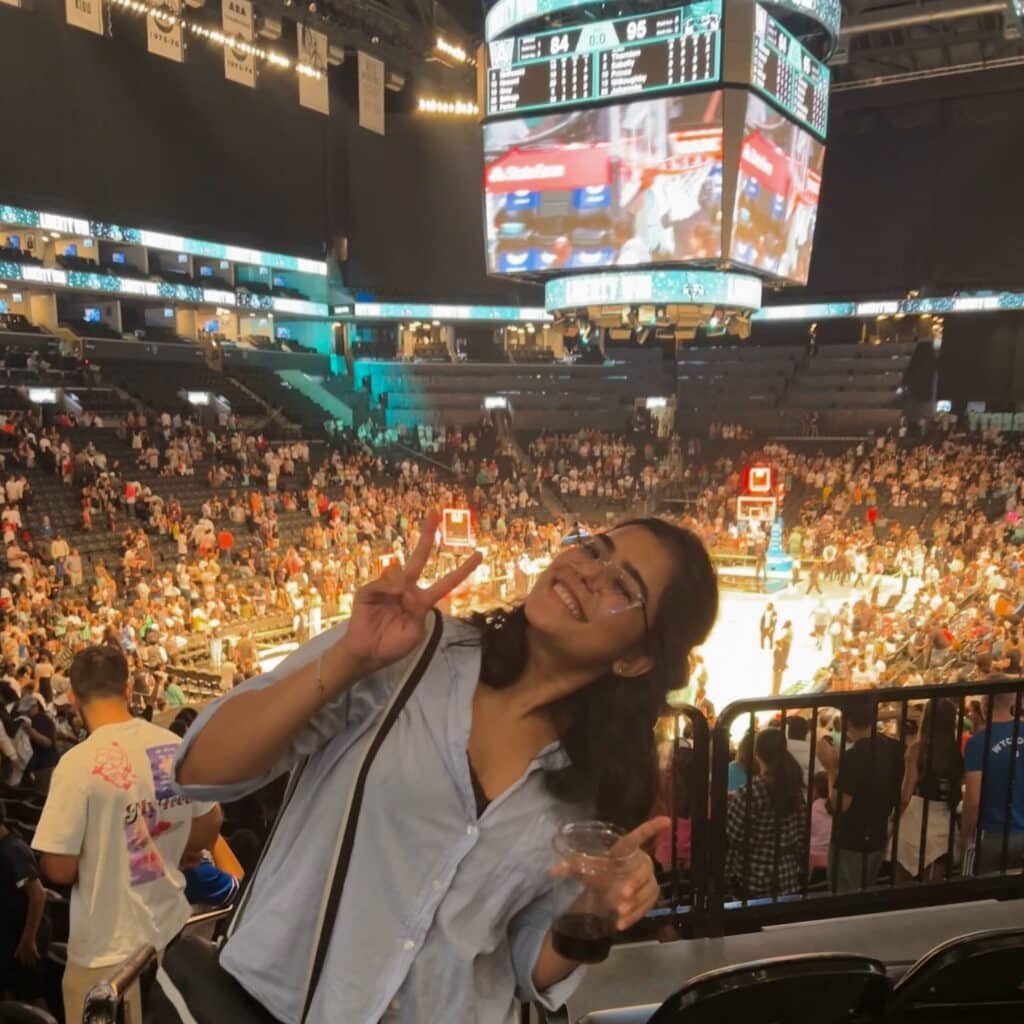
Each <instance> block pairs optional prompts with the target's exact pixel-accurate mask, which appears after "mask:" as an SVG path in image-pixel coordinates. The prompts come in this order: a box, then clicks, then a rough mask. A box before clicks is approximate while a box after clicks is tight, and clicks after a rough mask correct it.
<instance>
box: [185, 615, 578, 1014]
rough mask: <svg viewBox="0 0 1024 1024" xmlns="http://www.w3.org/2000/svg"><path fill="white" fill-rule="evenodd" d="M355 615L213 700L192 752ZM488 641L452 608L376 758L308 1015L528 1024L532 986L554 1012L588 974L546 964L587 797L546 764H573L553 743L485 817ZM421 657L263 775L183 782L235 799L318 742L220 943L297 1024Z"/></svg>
mask: <svg viewBox="0 0 1024 1024" xmlns="http://www.w3.org/2000/svg"><path fill="white" fill-rule="evenodd" d="M345 628H346V627H345V625H344V624H342V625H340V626H337V627H335V628H333V629H331V630H328V631H327V632H325V633H322V634H320V636H318V637H316V638H315V639H313V640H310V641H309V642H307V643H306V644H304V645H303V646H302V647H301V648H299V650H297V651H296V652H295V653H294V654H292V655H290V656H289V657H288V658H287V659H286V661H285V662H283V663H282V664H281V665H279V666H278V667H277V668H275V669H274V670H272V671H271V672H268V673H266V674H265V675H262V676H260V677H259V678H257V679H252V680H249V682H247V683H245V684H244V685H243V686H240V687H238V688H237V689H235V690H233V691H231V693H229V694H227V695H225V696H224V697H222V698H221V699H220V700H219V701H217V702H216V703H214V704H212V705H211V706H210V707H208V708H207V709H206V710H205V711H204V712H203V713H202V714H201V715H200V716H199V718H198V719H197V720H196V722H195V724H194V725H193V726H192V728H191V730H190V731H189V733H188V735H187V736H186V738H185V741H184V742H183V743H182V745H181V748H180V750H179V752H178V761H177V763H180V762H181V759H182V758H183V757H184V756H185V752H186V751H187V750H188V748H189V745H190V742H191V741H192V740H193V739H194V738H195V735H196V734H197V733H199V732H200V731H201V730H202V729H203V728H204V727H205V725H206V723H207V722H208V721H209V720H210V717H211V716H212V715H213V714H215V713H216V710H217V708H218V707H219V706H220V703H221V702H222V701H225V700H233V699H234V698H235V697H236V696H237V695H238V694H240V693H244V692H245V691H246V690H251V689H262V688H263V687H266V686H274V685H281V684H280V679H281V677H282V675H283V674H284V673H285V672H290V671H292V670H293V669H294V668H295V667H298V666H300V665H302V664H308V663H309V662H311V661H313V660H314V659H317V658H319V657H320V656H321V654H322V653H323V652H324V651H325V650H326V649H327V648H328V647H329V646H330V645H331V644H333V643H336V642H337V641H338V640H339V638H340V637H341V636H342V635H343V632H344V629H345ZM475 638H476V631H475V630H474V629H473V627H471V626H468V625H466V624H465V623H462V622H459V621H457V620H455V619H445V620H444V634H443V636H442V638H441V642H440V645H439V646H438V649H437V651H436V652H435V654H434V656H433V658H432V660H431V663H430V665H429V667H428V668H427V671H426V674H425V675H424V676H423V678H422V679H421V681H420V683H419V685H418V686H417V688H416V690H415V691H414V692H413V694H412V696H411V697H410V698H409V701H408V703H407V704H406V706H405V708H404V709H403V710H402V712H401V714H400V715H399V717H398V720H397V721H396V722H395V725H394V727H393V728H392V730H391V732H390V733H389V734H388V736H387V739H386V740H385V741H384V744H383V746H382V747H381V749H380V750H379V752H378V753H377V756H376V758H375V759H374V762H373V767H372V768H371V769H370V773H369V776H368V779H367V785H366V792H365V796H364V799H363V805H362V809H361V812H360V817H359V827H358V830H357V832H356V839H355V847H354V850H353V853H352V858H351V862H350V865H349V871H348V875H347V877H346V881H345V887H344V891H343V895H342V898H341V904H340V907H339V909H338V914H337V918H336V921H335V924H334V928H333V934H332V938H331V942H330V945H329V948H328V953H327V960H326V963H325V965H324V969H323V972H322V974H321V976H320V983H319V985H318V987H317V989H316V993H315V996H314V998H313V1001H312V1004H311V1006H310V1011H309V1015H308V1017H307V1022H306V1024H378V1022H379V1021H382V1020H384V1021H387V1022H388V1024H391V1022H395V1024H398V1022H401V1024H439V1022H442V1021H452V1022H456V1021H457V1022H459V1024H471V1022H472V1024H513V1022H515V1021H516V1020H517V1012H516V1008H515V1000H516V999H519V1000H523V1001H538V1002H540V1003H542V1004H544V1005H545V1006H547V1007H548V1008H551V1009H554V1008H556V1007H558V1006H560V1005H562V1003H564V1002H565V1000H566V999H567V998H568V997H569V995H570V994H571V993H572V991H573V990H574V989H575V987H576V985H577V984H578V983H579V981H580V975H581V971H580V970H577V971H574V972H573V974H571V975H570V976H569V977H568V978H566V979H565V980H564V981H562V982H560V983H559V984H557V985H555V986H554V987H553V988H551V989H549V990H547V991H545V992H543V993H539V992H537V991H536V990H535V989H534V986H533V982H532V980H531V976H532V973H533V967H534V964H535V962H536V959H537V955H538V953H539V952H540V948H541V944H542V942H543V939H544V936H545V934H546V933H547V931H548V929H549V928H550V926H551V918H552V907H551V886H552V883H551V880H550V878H549V877H548V870H549V869H550V867H551V865H552V863H553V860H554V855H553V852H552V848H551V840H552V837H553V836H554V833H555V832H556V831H557V829H558V828H559V827H560V825H562V824H563V823H564V822H566V821H569V820H575V819H579V818H580V817H586V816H587V811H588V809H587V808H583V807H573V806H571V805H567V804H565V803H564V802H562V801H559V800H557V799H556V798H555V797H553V796H552V795H551V794H550V793H549V792H548V790H547V788H546V786H545V783H544V770H545V769H549V768H558V767H561V766H563V765H564V764H565V763H566V755H565V752H564V751H563V750H562V749H561V747H560V746H559V745H558V744H552V745H551V746H549V747H547V748H545V749H544V750H542V751H541V752H540V754H539V755H538V756H537V758H536V759H535V760H534V762H533V763H532V764H531V765H530V767H529V769H528V770H527V772H526V774H525V775H524V776H523V777H522V778H521V779H520V780H519V781H518V782H517V783H516V784H515V785H514V786H512V787H511V788H510V789H508V790H507V791H506V792H505V793H503V794H502V795H501V796H500V797H499V798H498V799H496V800H494V801H493V802H492V803H491V804H490V805H489V806H488V807H487V809H486V811H485V812H484V813H483V815H482V816H481V817H480V818H479V819H478V818H477V814H476V804H475V799H474V795H473V786H472V782H471V781H470V774H469V763H468V760H467V757H466V746H467V743H468V740H469V729H470V724H471V718H472V702H473V693H474V691H475V689H476V686H477V681H478V678H479V670H480V649H479V645H478V644H477V643H476V642H473V641H475ZM467 640H469V641H470V642H469V643H464V642H463V641H467ZM414 658H415V655H413V656H411V657H410V658H408V659H406V660H405V661H403V662H401V663H398V664H396V665H392V666H390V667H388V668H386V669H383V670H381V671H379V672H375V673H373V674H372V675H370V676H368V677H367V678H366V679H364V680H362V681H361V682H360V683H358V684H357V685H356V686H354V687H353V688H352V689H350V690H349V691H347V692H346V693H344V694H342V695H341V696H340V697H338V698H337V699H336V700H334V701H332V702H331V703H330V704H328V705H327V706H326V707H324V708H323V709H322V710H321V711H320V712H318V713H317V714H316V715H315V716H314V718H313V719H311V721H310V722H309V724H308V725H307V726H306V727H305V728H304V729H303V730H302V732H301V733H299V735H298V736H296V737H295V739H294V741H293V742H292V744H291V746H290V748H289V750H288V751H287V753H286V754H285V756H284V757H283V758H282V759H281V761H280V762H279V763H278V764H276V765H275V766H274V767H273V768H272V769H271V770H270V771H268V772H267V773H266V774H265V775H263V776H261V777H260V778H254V779H251V780H248V781H245V782H241V783H237V784H234V785H230V786H183V787H180V788H181V791H182V792H183V794H185V795H187V796H189V797H191V798H192V799H202V800H225V801H227V800H235V799H238V798H239V797H242V796H244V795H245V794H247V793H251V792H253V791H254V790H256V789H258V788H259V787H261V786H263V785H264V784H266V783H267V782H269V781H270V780H271V779H273V778H275V777H277V776H278V775H280V774H282V773H283V772H285V771H288V770H289V769H290V768H292V767H293V766H294V765H295V764H297V763H298V762H299V761H300V760H301V758H302V757H304V756H306V755H309V761H308V762H307V764H306V767H305V768H304V769H303V771H302V774H301V776H300V779H299V782H298V784H297V786H296V788H295V791H294V793H293V795H292V798H291V800H290V801H289V802H288V804H287V807H286V808H285V810H284V813H283V816H282V818H281V820H280V822H279V823H278V827H277V830H276V832H275V834H274V838H273V840H272V842H271V844H270V846H269V848H268V850H267V853H266V855H265V857H264V861H263V864H262V866H261V868H260V870H259V871H258V872H257V874H256V875H255V877H254V879H253V881H252V886H251V892H250V894H249V898H248V903H247V905H246V907H245V909H244V913H243V914H242V916H241V919H240V922H239V924H238V926H237V928H236V930H235V932H234V934H233V935H232V937H231V939H230V940H229V941H228V943H227V945H226V946H225V948H224V951H223V953H222V956H221V963H222V964H223V965H224V967H225V968H226V969H227V970H228V971H229V972H230V973H231V974H233V975H234V976H235V977H236V978H237V979H238V981H239V982H240V983H241V984H242V986H243V987H244V988H246V989H247V990H248V991H249V992H250V993H252V995H254V996H255V997H256V998H257V999H258V1000H259V1001H260V1002H261V1003H262V1004H263V1005H264V1006H265V1007H266V1008H267V1009H268V1010H269V1011H270V1012H271V1013H273V1014H274V1015H275V1016H277V1017H278V1018H280V1019H281V1020H282V1021H284V1022H286V1024H298V1022H299V1020H300V1016H301V1011H302V1006H303V1001H304V995H305V989H306V982H307V978H308V977H309V973H310V964H311V961H312V958H313V955H314V952H315V948H316V940H317V936H318V934H319V924H320V921H321V920H322V914H323V912H324V911H323V908H324V904H325V899H326V890H327V887H328V885H329V882H330V878H329V877H328V875H329V873H330V871H331V864H332V863H333V859H334V855H335V850H336V847H337V844H338V842H339V840H340V834H341V830H342V827H343V824H344V816H345V809H346V805H347V801H348V796H349V793H350V791H351V789H352V784H353V781H354V778H355V774H356V771H357V770H358V765H359V762H360V760H361V756H362V754H363V753H364V752H365V750H366V747H367V745H368V744H369V742H370V739H371V737H372V735H373V733H374V731H375V730H374V728H373V727H374V726H375V725H376V724H377V722H378V719H379V717H380V714H381V712H382V710H383V708H384V707H385V705H386V703H387V702H388V700H389V698H390V697H391V696H392V695H393V693H394V692H395V690H396V688H397V687H398V686H399V685H400V683H401V682H402V680H403V679H404V677H405V675H406V674H407V671H408V669H409V667H410V664H411V662H412V661H413V660H414Z"/></svg>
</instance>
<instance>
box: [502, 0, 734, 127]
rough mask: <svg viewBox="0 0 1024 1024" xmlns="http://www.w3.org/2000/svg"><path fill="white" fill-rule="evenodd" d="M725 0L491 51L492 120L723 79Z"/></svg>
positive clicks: (517, 40)
mask: <svg viewBox="0 0 1024 1024" xmlns="http://www.w3.org/2000/svg"><path fill="white" fill-rule="evenodd" d="M721 55H722V0H698V2H696V3H691V4H687V5H685V6H680V7H673V8H669V9H666V10H662V11H655V12H652V13H644V14H636V15H632V16H626V17H621V18H612V19H608V20H605V21H598V22H592V23H588V24H582V25H575V26H573V27H572V28H560V29H554V30H551V31H546V32H536V33H533V34H530V35H520V36H510V37H508V38H506V39H499V40H496V41H494V42H491V43H489V44H488V46H487V57H488V66H487V81H486V86H485V88H486V110H487V114H488V116H494V115H499V114H513V113H522V112H524V111H541V110H551V109H554V108H558V107H562V106H567V105H571V104H577V103H586V102H589V101H595V100H613V99H616V98H621V97H626V96H634V95H640V94H644V93H657V92H662V91H665V90H669V89H672V90H678V89H683V88H688V87H700V86H705V85H709V84H712V83H716V82H717V81H718V80H719V77H720V74H721Z"/></svg>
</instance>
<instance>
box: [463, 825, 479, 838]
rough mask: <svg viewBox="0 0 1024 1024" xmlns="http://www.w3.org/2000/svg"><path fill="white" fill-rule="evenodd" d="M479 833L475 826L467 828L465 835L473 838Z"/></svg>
mask: <svg viewBox="0 0 1024 1024" xmlns="http://www.w3.org/2000/svg"><path fill="white" fill-rule="evenodd" d="M479 831H480V829H478V828H477V827H476V825H470V826H469V827H468V828H467V829H466V835H467V836H475V835H476V834H477V832H479Z"/></svg>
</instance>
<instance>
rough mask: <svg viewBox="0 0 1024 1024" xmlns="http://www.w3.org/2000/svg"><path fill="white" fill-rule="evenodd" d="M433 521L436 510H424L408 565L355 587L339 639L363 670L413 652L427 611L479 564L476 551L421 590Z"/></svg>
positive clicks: (423, 625) (436, 519)
mask: <svg viewBox="0 0 1024 1024" xmlns="http://www.w3.org/2000/svg"><path fill="white" fill-rule="evenodd" d="M437 524H438V515H437V513H436V512H430V513H428V514H427V517H426V518H425V519H424V520H423V524H422V527H421V532H420V539H419V543H418V544H417V545H416V550H415V551H414V552H413V553H412V557H411V558H410V559H409V562H408V564H407V565H405V566H400V565H392V566H389V567H388V568H387V569H385V570H384V573H383V574H382V575H381V577H380V578H379V579H376V580H374V581H373V582H372V583H368V584H367V585H366V586H365V587H361V588H360V589H359V590H358V591H356V596H355V601H354V603H353V606H352V618H351V619H350V620H349V624H348V632H347V633H346V634H345V638H344V640H343V641H342V643H343V644H344V646H345V648H346V650H347V651H348V653H349V655H350V656H351V657H352V658H353V659H354V660H355V661H356V663H357V664H359V665H360V667H361V669H362V671H364V672H374V671H376V670H377V669H380V668H383V667H384V666H385V665H391V664H393V663H394V662H396V661H399V660H401V659H402V658H404V657H405V655H407V654H409V653H410V652H411V651H413V650H415V649H416V647H417V646H418V645H419V644H420V643H421V642H422V640H423V636H424V633H425V631H426V620H427V613H428V612H429V611H430V609H431V608H433V607H434V605H435V604H437V602H438V601H440V600H441V599H442V598H443V597H445V596H447V595H448V594H450V593H451V592H452V591H453V590H454V589H455V588H456V587H457V586H458V585H459V584H460V583H462V582H463V581H464V580H465V579H467V578H468V577H469V575H470V574H471V573H472V572H473V570H474V569H476V567H477V566H478V565H479V564H480V558H481V556H480V553H479V552H478V551H477V552H474V553H473V554H472V555H470V556H469V557H468V558H467V559H465V560H464V561H463V562H462V563H461V564H459V565H458V566H457V567H456V568H455V569H453V570H452V571H451V572H449V573H447V574H446V575H444V576H442V577H441V578H440V579H439V580H438V581H437V582H436V583H434V584H433V585H432V586H430V587H427V588H421V587H420V586H419V578H420V576H421V575H422V574H423V570H424V568H425V567H426V564H427V561H428V560H429V559H430V556H431V554H432V553H433V550H434V534H435V533H436V532H437Z"/></svg>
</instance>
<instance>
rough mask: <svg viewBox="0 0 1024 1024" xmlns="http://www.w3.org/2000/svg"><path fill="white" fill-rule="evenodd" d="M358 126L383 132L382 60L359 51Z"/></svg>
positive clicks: (379, 133) (379, 132)
mask: <svg viewBox="0 0 1024 1024" xmlns="http://www.w3.org/2000/svg"><path fill="white" fill-rule="evenodd" d="M359 127H360V128H368V129H369V130H370V131H371V132H376V133H377V134H378V135H383V134H384V61H382V60H377V58H376V57H371V56H370V55H369V54H368V53H363V52H362V50H360V51H359Z"/></svg>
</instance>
